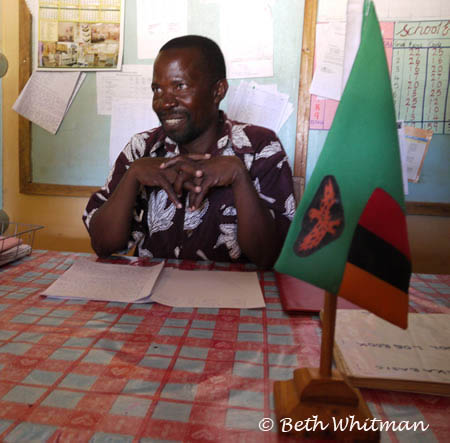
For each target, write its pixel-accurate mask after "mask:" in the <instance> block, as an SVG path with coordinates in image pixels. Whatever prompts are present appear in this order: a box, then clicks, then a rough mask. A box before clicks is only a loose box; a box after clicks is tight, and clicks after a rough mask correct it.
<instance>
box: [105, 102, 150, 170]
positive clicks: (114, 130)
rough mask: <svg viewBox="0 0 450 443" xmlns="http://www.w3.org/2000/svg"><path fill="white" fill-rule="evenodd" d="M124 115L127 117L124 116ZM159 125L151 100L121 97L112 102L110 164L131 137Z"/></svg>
mask: <svg viewBox="0 0 450 443" xmlns="http://www.w3.org/2000/svg"><path fill="white" fill-rule="evenodd" d="M124 115H125V116H126V118H124ZM156 126H159V119H158V116H157V115H156V113H155V111H153V108H152V101H151V100H148V99H146V100H142V99H128V100H125V99H119V100H114V102H113V103H112V113H111V132H110V139H109V165H110V166H112V165H113V164H114V162H115V161H116V159H117V156H118V155H119V154H120V152H121V151H122V150H123V148H124V147H125V145H126V144H127V143H128V142H129V141H130V138H131V137H132V136H133V135H134V134H137V133H139V132H142V131H146V130H149V129H152V128H155V127H156Z"/></svg>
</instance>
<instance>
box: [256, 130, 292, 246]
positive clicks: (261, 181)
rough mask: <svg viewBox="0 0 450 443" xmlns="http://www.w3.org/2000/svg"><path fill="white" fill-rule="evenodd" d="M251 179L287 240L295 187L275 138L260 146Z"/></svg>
mask: <svg viewBox="0 0 450 443" xmlns="http://www.w3.org/2000/svg"><path fill="white" fill-rule="evenodd" d="M271 134H273V133H271ZM250 175H251V177H252V180H253V184H254V186H255V189H256V191H257V192H258V194H259V197H260V199H261V200H262V201H263V203H264V204H265V205H266V207H268V209H269V210H270V213H271V214H272V217H273V218H274V219H275V222H276V224H277V230H278V232H280V234H281V235H282V236H283V238H285V236H286V234H287V231H288V229H289V225H290V223H291V221H292V219H293V217H294V213H295V199H294V187H293V180H292V171H291V167H290V165H289V159H288V157H287V155H286V152H285V151H284V149H283V146H282V145H281V142H280V140H279V139H278V138H277V137H276V136H275V134H273V137H266V138H265V139H264V140H262V142H260V143H259V147H258V149H257V150H256V153H255V156H254V159H253V163H252V166H251V168H250Z"/></svg>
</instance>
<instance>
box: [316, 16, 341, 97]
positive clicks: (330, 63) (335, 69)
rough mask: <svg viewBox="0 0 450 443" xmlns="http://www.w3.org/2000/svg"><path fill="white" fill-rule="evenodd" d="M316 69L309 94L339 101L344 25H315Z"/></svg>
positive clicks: (336, 23)
mask: <svg viewBox="0 0 450 443" xmlns="http://www.w3.org/2000/svg"><path fill="white" fill-rule="evenodd" d="M316 38H317V43H316V68H315V70H314V76H313V79H312V82H311V86H310V89H309V92H310V93H311V94H315V95H318V96H320V97H327V98H331V99H333V100H339V99H340V98H341V94H342V72H343V68H344V46H345V23H340V22H334V23H327V24H319V25H317V37H316Z"/></svg>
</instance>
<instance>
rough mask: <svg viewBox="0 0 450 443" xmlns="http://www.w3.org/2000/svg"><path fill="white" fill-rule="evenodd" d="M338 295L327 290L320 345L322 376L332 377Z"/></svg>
mask: <svg viewBox="0 0 450 443" xmlns="http://www.w3.org/2000/svg"><path fill="white" fill-rule="evenodd" d="M336 306H337V296H336V295H334V294H331V292H328V291H325V301H324V310H323V321H322V345H321V347H320V370H319V373H320V376H321V377H323V378H325V377H331V365H332V362H333V344H334V328H335V325H336Z"/></svg>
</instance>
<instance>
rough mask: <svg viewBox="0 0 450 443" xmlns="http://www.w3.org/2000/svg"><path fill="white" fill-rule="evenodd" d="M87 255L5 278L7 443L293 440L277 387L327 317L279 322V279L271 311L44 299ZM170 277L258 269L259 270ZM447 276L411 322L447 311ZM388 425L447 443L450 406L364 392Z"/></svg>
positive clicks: (0, 339) (421, 295) (43, 262)
mask: <svg viewBox="0 0 450 443" xmlns="http://www.w3.org/2000/svg"><path fill="white" fill-rule="evenodd" d="M83 255H86V254H77V253H64V252H54V251H40V250H37V251H34V252H33V254H32V255H31V256H30V257H27V258H25V259H22V260H20V261H19V262H16V263H13V264H10V265H8V266H6V267H2V268H0V441H5V442H29V441H52V442H56V441H59V442H71V441H92V442H94V441H95V442H131V441H140V442H143V443H145V442H153V441H158V442H161V441H182V442H191V441H192V442H194V441H196V442H204V441H205V442H206V441H220V442H236V441H239V442H253V441H257V442H263V441H266V442H268V441H285V440H286V441H287V440H288V439H287V437H284V436H280V435H278V434H277V432H276V430H275V429H273V430H272V431H269V432H262V431H260V430H259V429H258V423H259V421H260V420H261V419H262V418H264V417H272V418H273V419H274V418H275V417H274V411H273V394H272V388H273V382H274V381H276V380H285V379H289V378H292V372H293V370H294V369H296V368H298V367H317V366H318V365H319V350H320V324H319V318H318V316H316V315H314V316H312V315H306V314H305V315H301V314H299V315H288V314H286V313H285V312H283V310H282V308H281V305H280V300H279V296H278V290H277V287H276V283H275V277H274V274H273V273H272V272H261V273H260V274H259V275H260V281H261V285H262V287H263V289H264V296H265V299H266V303H267V307H266V309H254V310H238V309H180V308H170V307H167V306H162V305H158V304H143V305H142V304H123V303H106V302H87V301H74V300H71V301H70V300H64V301H61V300H55V299H48V298H44V297H40V296H39V293H40V292H41V291H42V290H43V289H44V288H45V287H47V286H48V285H49V284H51V283H52V282H53V281H54V280H55V279H56V278H58V276H59V275H60V274H62V273H63V272H64V271H65V270H66V269H67V268H68V267H69V266H70V265H71V263H73V261H74V260H76V259H77V258H78V257H80V256H83ZM168 266H177V267H183V268H206V269H221V270H230V271H233V270H245V269H249V270H252V269H253V268H252V267H251V266H243V265H229V264H207V263H206V264H205V263H202V264H200V263H197V264H193V263H192V262H191V263H188V262H178V261H169V262H168ZM449 295H450V276H448V275H447V276H439V275H419V274H415V275H414V276H413V279H412V282H411V290H410V307H411V311H413V312H445V313H448V312H449V311H450V302H449ZM362 392H363V395H364V398H365V399H366V401H367V402H368V405H369V407H370V409H371V411H372V413H373V414H374V416H375V417H376V418H378V419H380V420H383V421H402V420H408V421H410V422H417V421H423V422H424V423H426V424H429V425H430V426H429V428H428V430H426V431H425V432H422V431H416V432H413V431H403V432H393V431H388V432H383V434H382V441H405V442H406V441H408V442H409V441H413V440H415V441H421V442H424V441H430V442H431V441H433V442H434V441H443V442H444V441H445V442H447V441H450V420H449V419H450V415H449V411H450V399H449V398H445V397H438V396H431V395H419V394H405V393H396V392H388V391H376V390H362Z"/></svg>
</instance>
